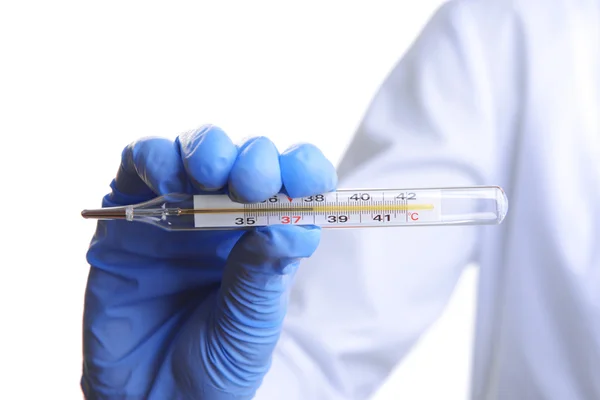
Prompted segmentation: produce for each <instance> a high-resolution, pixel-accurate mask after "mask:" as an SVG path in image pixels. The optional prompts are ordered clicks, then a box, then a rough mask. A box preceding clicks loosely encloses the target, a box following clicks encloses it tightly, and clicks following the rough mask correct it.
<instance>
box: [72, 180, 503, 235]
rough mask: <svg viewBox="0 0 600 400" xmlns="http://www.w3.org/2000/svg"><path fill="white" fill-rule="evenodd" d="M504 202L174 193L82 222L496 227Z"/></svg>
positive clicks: (440, 192)
mask: <svg viewBox="0 0 600 400" xmlns="http://www.w3.org/2000/svg"><path fill="white" fill-rule="evenodd" d="M507 211H508V199H507V197H506V195H505V193H504V191H503V190H502V188H500V187H498V186H474V187H454V188H421V189H340V190H336V191H333V192H328V193H322V194H317V195H313V196H307V197H300V198H290V197H288V196H287V195H285V194H277V195H275V196H272V197H270V198H268V199H266V200H264V201H262V202H260V203H247V204H246V203H238V202H234V201H232V200H231V199H230V198H229V196H227V195H225V194H216V195H215V194H202V195H192V194H182V193H173V194H168V195H165V196H160V197H157V198H155V199H153V200H150V201H147V202H144V203H140V204H135V205H128V206H122V207H109V208H101V209H95V210H84V211H83V212H82V213H81V214H82V216H83V217H84V218H93V219H123V220H127V221H133V222H136V221H137V222H142V223H148V224H151V225H156V226H158V227H160V228H163V229H166V230H176V231H181V230H207V229H209V230H210V229H213V230H215V229H218V230H221V229H248V228H253V227H259V226H268V225H275V224H287V225H317V226H320V227H323V228H364V227H392V226H423V225H493V224H500V223H501V222H502V221H503V220H504V218H505V216H506V213H507Z"/></svg>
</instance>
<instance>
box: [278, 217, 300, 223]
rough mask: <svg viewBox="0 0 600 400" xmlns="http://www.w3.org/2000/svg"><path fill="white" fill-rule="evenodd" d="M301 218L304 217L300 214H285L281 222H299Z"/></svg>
mask: <svg viewBox="0 0 600 400" xmlns="http://www.w3.org/2000/svg"><path fill="white" fill-rule="evenodd" d="M301 219H302V217H301V216H299V215H296V216H293V217H290V216H287V215H284V216H283V217H281V223H282V224H297V223H298V222H300V220H301Z"/></svg>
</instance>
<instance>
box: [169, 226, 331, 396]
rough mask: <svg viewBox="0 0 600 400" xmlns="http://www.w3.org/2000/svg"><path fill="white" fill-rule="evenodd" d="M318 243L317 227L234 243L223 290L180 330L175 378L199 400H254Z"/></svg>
mask: <svg viewBox="0 0 600 400" xmlns="http://www.w3.org/2000/svg"><path fill="white" fill-rule="evenodd" d="M320 237H321V230H320V229H319V228H318V227H300V226H283V225H275V226H271V227H267V228H259V229H256V230H253V231H250V232H248V233H246V234H245V235H244V236H242V238H240V240H239V241H238V242H237V243H236V244H235V246H234V248H233V249H232V251H231V253H230V255H229V258H228V260H227V263H226V266H225V269H224V271H223V279H222V281H221V287H220V290H218V291H217V292H215V293H216V294H215V296H214V298H213V299H210V301H206V302H204V303H202V304H201V305H200V306H199V308H198V309H197V310H196V311H195V315H193V316H192V318H190V320H189V323H188V324H187V325H186V326H185V327H184V328H183V331H182V332H181V336H180V338H179V339H178V340H177V341H176V342H175V346H176V347H175V348H174V351H173V354H172V360H171V362H172V365H171V367H172V371H173V379H174V380H175V381H176V382H177V386H178V387H179V388H180V390H182V392H183V393H186V394H188V395H189V394H194V395H193V396H197V397H191V398H197V399H211V400H224V399H227V400H229V399H236V400H237V399H251V398H253V396H254V394H255V391H256V390H257V388H258V387H259V386H260V384H261V382H262V379H263V377H264V376H265V374H266V373H267V371H268V369H269V367H270V364H271V355H272V352H273V350H274V348H275V346H276V343H277V340H278V339H279V335H280V332H281V326H282V322H283V319H284V316H285V313H286V308H287V296H288V291H289V288H290V285H291V281H292V279H293V277H294V275H295V272H296V270H297V268H298V264H299V260H300V259H301V258H305V257H310V256H311V255H312V254H313V252H314V251H315V250H316V248H317V246H318V244H319V240H320Z"/></svg>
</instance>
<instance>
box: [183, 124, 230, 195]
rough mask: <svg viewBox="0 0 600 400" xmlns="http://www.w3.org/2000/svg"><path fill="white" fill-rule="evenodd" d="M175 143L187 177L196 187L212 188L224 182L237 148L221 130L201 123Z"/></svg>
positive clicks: (219, 186)
mask: <svg viewBox="0 0 600 400" xmlns="http://www.w3.org/2000/svg"><path fill="white" fill-rule="evenodd" d="M175 142H176V144H177V145H178V146H179V151H180V153H181V159H182V160H183V166H184V168H185V170H186V172H187V174H188V178H189V180H190V182H191V183H192V185H194V187H195V188H196V189H198V190H201V191H215V190H219V189H221V188H223V187H224V186H225V185H226V184H227V179H228V177H229V172H230V171H231V168H232V167H233V163H234V162H235V160H236V157H237V148H236V146H235V145H234V144H233V142H232V141H231V139H230V138H229V137H228V136H227V135H226V134H225V132H223V130H222V129H220V128H218V127H216V126H212V125H205V126H203V127H201V128H200V129H197V130H194V131H190V132H186V133H184V134H182V135H180V136H179V137H178V138H177V139H176V140H175Z"/></svg>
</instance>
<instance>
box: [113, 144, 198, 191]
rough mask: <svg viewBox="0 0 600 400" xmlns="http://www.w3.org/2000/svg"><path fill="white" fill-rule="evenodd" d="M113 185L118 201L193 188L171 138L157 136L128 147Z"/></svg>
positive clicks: (122, 155)
mask: <svg viewBox="0 0 600 400" xmlns="http://www.w3.org/2000/svg"><path fill="white" fill-rule="evenodd" d="M112 186H113V197H114V201H115V202H120V200H127V199H135V201H141V200H143V199H150V198H153V197H155V196H156V195H164V194H167V193H173V192H189V189H190V185H189V181H188V179H187V176H186V173H185V169H184V167H183V163H182V161H181V157H180V156H179V152H178V149H177V147H176V146H175V145H174V143H173V142H172V141H170V140H168V139H164V138H154V137H152V138H143V139H140V140H138V141H136V142H133V143H131V144H130V145H128V146H127V147H125V149H124V150H123V152H122V154H121V165H120V167H119V171H118V172H117V176H116V178H115V180H114V182H113V185H112Z"/></svg>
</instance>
